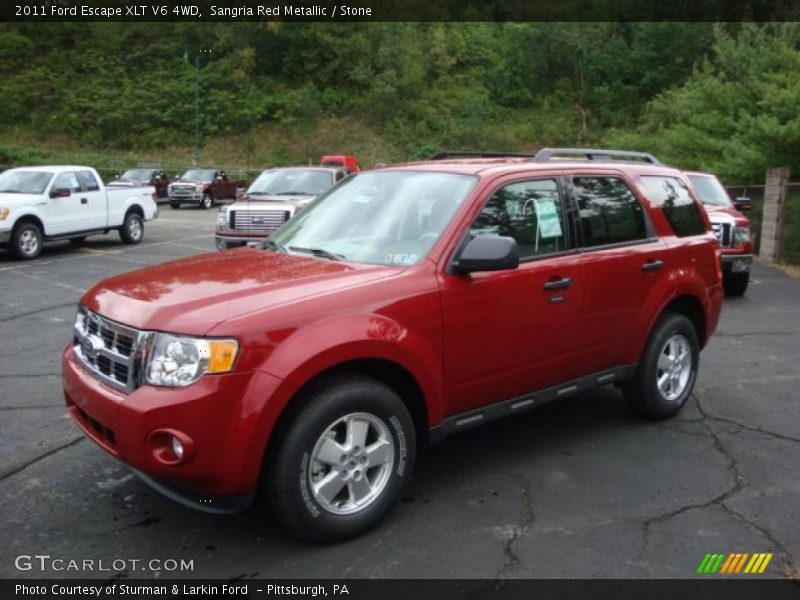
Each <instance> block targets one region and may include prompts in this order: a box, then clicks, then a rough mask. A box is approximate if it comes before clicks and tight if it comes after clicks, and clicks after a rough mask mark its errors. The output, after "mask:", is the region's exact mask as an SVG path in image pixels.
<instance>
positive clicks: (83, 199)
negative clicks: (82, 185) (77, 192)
mask: <svg viewBox="0 0 800 600" xmlns="http://www.w3.org/2000/svg"><path fill="white" fill-rule="evenodd" d="M87 202H89V201H88V200H87V199H86V198H81V204H86V203H87Z"/></svg>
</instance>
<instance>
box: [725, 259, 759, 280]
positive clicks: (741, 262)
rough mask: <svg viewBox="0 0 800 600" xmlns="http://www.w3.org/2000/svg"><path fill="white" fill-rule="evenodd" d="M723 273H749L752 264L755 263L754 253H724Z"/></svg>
mask: <svg viewBox="0 0 800 600" xmlns="http://www.w3.org/2000/svg"><path fill="white" fill-rule="evenodd" d="M721 260H722V274H723V276H725V275H738V274H740V273H749V272H750V266H751V265H752V264H753V255H752V254H723V255H722V259H721Z"/></svg>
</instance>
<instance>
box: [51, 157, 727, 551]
mask: <svg viewBox="0 0 800 600" xmlns="http://www.w3.org/2000/svg"><path fill="white" fill-rule="evenodd" d="M439 158H440V159H439V160H431V161H427V162H421V163H415V164H406V165H398V166H392V167H387V168H383V169H377V170H374V171H367V172H362V173H358V174H356V175H354V176H352V177H350V178H348V179H346V180H344V181H343V182H342V183H341V184H339V185H337V186H335V187H334V188H332V189H331V190H330V191H328V192H327V193H326V194H324V195H323V196H321V197H320V198H318V199H317V200H316V201H314V203H312V204H311V205H310V206H309V207H308V208H307V209H305V210H304V211H303V212H302V213H301V214H300V215H298V217H296V218H295V219H293V220H292V221H289V222H288V223H287V224H286V225H284V226H283V227H282V228H281V229H280V230H278V231H277V232H276V233H275V234H274V235H273V236H272V237H271V239H270V240H269V241H268V242H266V243H265V245H264V248H263V249H256V248H249V247H248V248H240V249H235V250H232V251H229V252H225V253H218V252H214V253H209V254H203V255H199V256H194V257H189V258H185V259H182V260H178V261H174V262H170V263H166V264H163V265H159V266H154V267H149V268H146V269H142V270H138V271H133V272H131V273H127V274H124V275H120V276H116V277H112V278H110V279H107V280H105V281H102V282H100V283H98V284H97V285H95V286H94V287H93V288H92V289H91V290H90V291H89V292H87V293H86V295H85V296H84V297H83V298H82V299H81V302H80V307H79V309H78V314H77V318H76V321H75V329H74V338H73V340H72V342H71V343H70V344H69V345H68V346H67V347H66V349H65V350H64V353H63V357H62V358H63V371H64V391H65V396H66V403H67V406H68V408H69V411H70V413H71V415H72V417H73V418H74V419H75V421H76V423H77V424H78V425H79V426H80V427H81V428H82V429H83V431H84V432H85V433H86V435H87V436H89V437H90V438H91V439H92V440H93V441H95V442H96V443H97V444H98V445H99V446H101V447H102V448H103V449H104V450H106V451H107V452H109V453H110V454H112V455H114V456H115V457H117V458H118V459H120V460H121V461H123V462H125V463H127V464H128V465H130V466H131V467H133V468H134V469H135V470H136V471H137V472H138V473H139V474H140V475H141V476H142V478H143V479H145V480H146V481H147V482H149V483H150V484H152V485H153V486H155V487H156V488H158V489H159V490H161V491H162V492H164V493H166V494H167V495H168V496H170V497H172V498H174V499H176V500H179V501H181V502H183V503H185V504H187V505H189V506H193V507H195V508H198V509H202V510H206V511H212V512H225V511H232V510H238V509H242V508H244V507H246V506H248V505H249V504H250V503H251V502H253V501H254V500H256V501H257V502H259V503H262V504H263V505H264V506H266V507H267V508H268V510H269V511H271V512H272V514H274V515H275V516H276V517H278V518H279V520H281V521H282V522H283V523H284V524H285V525H287V526H288V527H289V528H290V529H292V530H293V531H294V532H296V533H297V534H299V535H302V536H306V537H310V538H315V539H328V540H330V539H342V538H346V537H349V536H353V535H356V534H358V533H360V532H363V531H364V530H366V529H367V528H369V527H371V526H372V525H374V524H375V523H376V522H378V521H379V520H380V519H381V518H382V517H383V516H384V515H385V514H386V512H387V511H388V510H389V509H390V508H391V506H392V505H393V504H394V503H395V501H396V500H397V498H398V496H399V495H400V493H401V489H402V487H403V486H404V484H405V483H406V482H407V481H408V480H409V479H410V477H411V475H412V472H413V469H414V462H415V456H416V450H417V448H418V447H419V446H420V444H422V443H425V442H430V441H435V440H438V439H440V438H442V437H443V436H445V435H447V434H450V433H454V432H460V431H462V430H464V429H468V428H470V427H472V426H474V425H478V424H481V423H484V422H487V421H490V420H492V419H495V418H498V417H503V416H506V415H517V414H519V413H522V412H523V411H526V410H528V409H530V408H533V407H536V406H539V405H541V404H544V403H547V402H550V401H552V400H558V399H560V398H564V397H566V396H569V395H571V394H575V393H579V392H583V391H585V390H589V389H591V388H595V387H598V386H604V385H607V384H615V385H617V386H619V387H620V388H621V389H622V391H623V393H624V396H625V399H626V400H627V401H628V402H629V403H630V405H631V406H632V407H633V408H634V409H635V410H636V411H638V412H639V413H641V414H642V415H644V416H645V417H648V418H651V419H663V418H667V417H670V416H672V415H674V414H675V413H676V412H678V410H680V408H681V407H682V406H683V405H684V403H685V402H686V400H687V398H688V397H689V394H690V393H691V391H692V387H693V385H694V382H695V378H696V376H697V369H698V358H699V352H700V349H701V348H702V347H703V346H704V345H705V344H706V342H707V341H708V339H709V336H710V335H711V333H712V332H713V331H714V329H715V327H716V325H717V320H718V318H719V313H720V305H721V302H722V295H723V294H722V286H721V273H720V262H719V246H718V244H717V242H716V239H715V238H714V235H713V233H712V232H711V228H710V225H709V223H708V220H707V217H706V215H705V212H704V211H703V210H702V208H701V206H700V205H699V203H698V202H697V201H696V200H695V198H694V197H693V195H692V194H691V193H690V192H689V187H688V183H687V181H686V178H685V176H684V175H683V174H682V173H681V172H680V171H677V170H675V169H671V168H667V167H664V166H661V165H660V164H659V163H658V162H657V161H655V159H653V158H652V157H650V156H649V155H640V154H633V153H623V152H613V151H599V150H558V151H556V150H543V151H541V152H539V153H538V154H536V155H535V156H528V157H526V156H521V157H495V155H491V154H489V155H485V156H477V157H475V158H452V157H451V156H449V155H447V154H444V155H440V157H439Z"/></svg>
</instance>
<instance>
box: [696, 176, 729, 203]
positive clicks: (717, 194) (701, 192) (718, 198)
mask: <svg viewBox="0 0 800 600" xmlns="http://www.w3.org/2000/svg"><path fill="white" fill-rule="evenodd" d="M689 180H690V181H691V182H692V185H693V186H694V189H695V190H697V195H698V196H700V202H702V203H703V204H709V205H711V206H730V205H731V200H730V198H729V197H728V192H726V191H725V188H724V187H722V184H721V183H720V182H719V181H718V180H717V178H716V177H703V176H700V175H689Z"/></svg>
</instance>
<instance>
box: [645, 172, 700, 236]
mask: <svg viewBox="0 0 800 600" xmlns="http://www.w3.org/2000/svg"><path fill="white" fill-rule="evenodd" d="M642 183H643V184H644V187H645V188H646V189H647V195H648V197H649V198H650V200H652V201H653V203H654V204H655V205H656V206H658V207H659V208H661V210H663V211H664V215H666V217H667V221H669V224H670V225H671V226H672V231H674V232H675V235H677V236H678V237H686V236H688V235H700V234H703V233H705V232H706V225H705V223H704V222H703V217H702V216H701V215H700V207H699V206H697V203H696V202H695V201H694V200H693V199H692V197H691V196H690V195H689V190H688V189H687V187H686V184H685V183H684V182H683V181H681V180H680V179H678V178H677V177H650V176H646V177H642Z"/></svg>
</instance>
